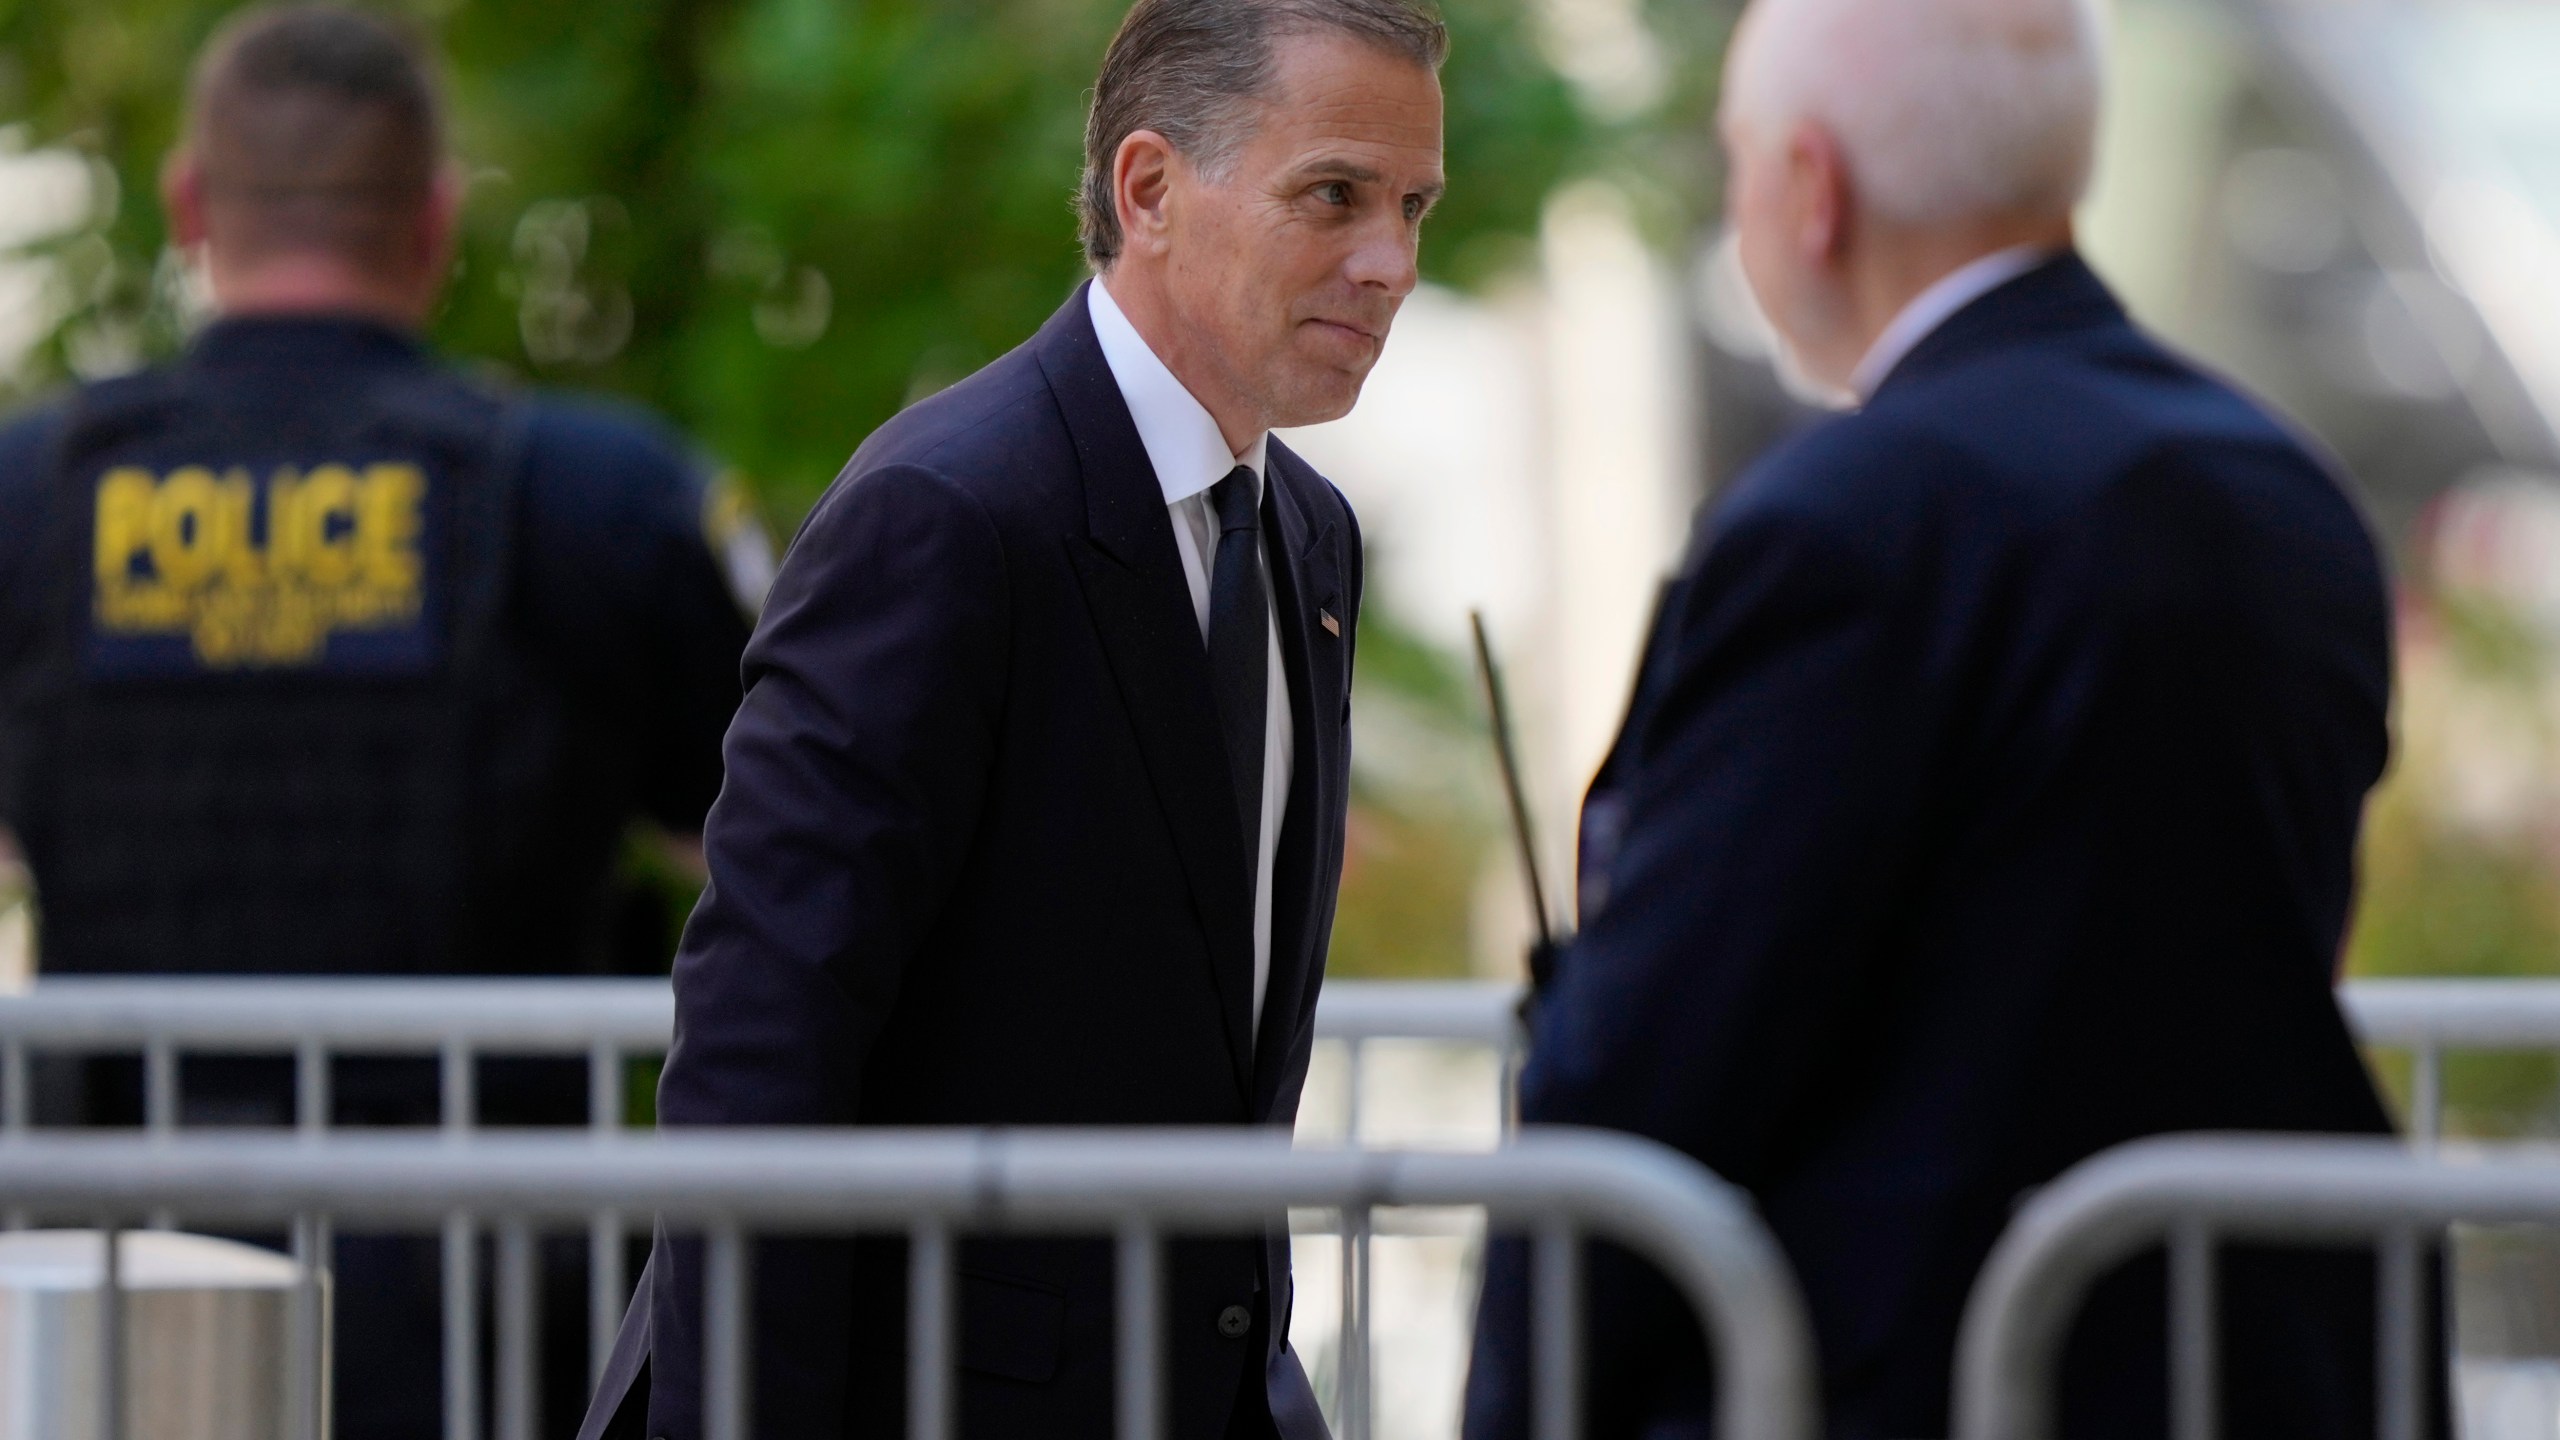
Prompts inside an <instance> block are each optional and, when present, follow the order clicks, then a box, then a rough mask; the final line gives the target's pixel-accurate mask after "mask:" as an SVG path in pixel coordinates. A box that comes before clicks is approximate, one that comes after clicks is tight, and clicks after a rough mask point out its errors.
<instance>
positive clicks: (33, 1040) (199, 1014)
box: [0, 976, 675, 1408]
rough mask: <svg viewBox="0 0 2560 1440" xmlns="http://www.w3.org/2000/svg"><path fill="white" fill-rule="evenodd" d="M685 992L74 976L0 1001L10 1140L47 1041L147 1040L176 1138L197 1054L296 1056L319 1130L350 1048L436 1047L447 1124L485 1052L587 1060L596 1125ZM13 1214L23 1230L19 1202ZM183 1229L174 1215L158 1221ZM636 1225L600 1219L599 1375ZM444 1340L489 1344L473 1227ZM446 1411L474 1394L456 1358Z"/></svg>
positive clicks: (0, 1069)
mask: <svg viewBox="0 0 2560 1440" xmlns="http://www.w3.org/2000/svg"><path fill="white" fill-rule="evenodd" d="M674 1026H675V997H674V995H673V993H672V992H671V991H670V989H669V988H668V985H667V982H666V981H664V980H648V979H636V980H620V979H601V978H598V979H563V980H523V979H500V978H489V979H481V978H470V979H461V978H455V979H428V980H385V979H371V978H362V977H355V978H334V977H333V978H330V979H320V980H303V979H280V978H274V977H266V976H206V977H202V978H193V977H191V978H185V979H160V978H152V979H140V978H134V977H129V976H62V977H57V978H50V979H46V980H44V981H42V982H40V983H39V984H37V985H36V986H35V987H34V988H32V989H30V990H28V991H27V992H26V993H24V994H20V995H11V996H6V997H0V1140H5V1141H7V1142H10V1143H13V1144H14V1143H15V1142H17V1141H19V1140H21V1139H23V1138H25V1137H26V1135H27V1134H28V1133H29V1125H28V1121H29V1107H28V1095H29V1079H30V1073H31V1069H30V1066H29V1063H28V1057H29V1053H30V1052H31V1051H34V1050H63V1051H74V1052H79V1051H89V1052H95V1051H128V1050H139V1051H140V1052H141V1053H142V1065H143V1086H142V1093H143V1128H144V1130H145V1131H146V1132H147V1133H149V1134H152V1135H154V1136H167V1135H170V1134H173V1133H175V1132H176V1130H177V1124H178V1108H179V1106H178V1100H179V1096H178V1062H179V1058H180V1056H182V1055H186V1054H244V1053H245V1054H289V1055H291V1056H292V1057H293V1075H294V1105H293V1114H294V1127H295V1129H296V1130H297V1131H298V1132H300V1133H302V1134H304V1135H309V1136H316V1135H319V1134H321V1133H323V1132H325V1131H326V1130H327V1129H328V1127H329V1114H330V1101H329V1062H330V1060H331V1058H332V1057H334V1056H340V1055H386V1054H420V1055H427V1054H432V1055H434V1056H435V1057H436V1069H437V1091H438V1095H439V1097H440V1104H439V1107H438V1116H439V1119H440V1121H441V1122H442V1128H443V1130H444V1131H445V1133H446V1134H448V1135H461V1134H465V1133H468V1132H470V1131H472V1130H473V1129H475V1128H476V1127H477V1111H478V1098H477V1095H476V1093H475V1086H474V1084H473V1071H474V1062H475V1061H476V1060H477V1058H478V1057H480V1056H482V1055H562V1056H580V1055H582V1056H584V1057H586V1062H587V1112H588V1125H589V1128H590V1129H592V1130H595V1131H598V1132H613V1131H617V1130H619V1129H620V1128H621V1127H622V1121H623V1093H622V1090H623V1081H624V1073H625V1072H624V1066H625V1063H626V1062H627V1061H628V1060H629V1059H631V1058H632V1057H634V1056H640V1055H651V1054H657V1053H660V1052H663V1051H664V1050H665V1049H666V1048H667V1044H668V1039H669V1037H670V1035H672V1034H673V1032H674ZM0 1218H5V1220H6V1222H7V1223H8V1225H9V1226H10V1228H13V1229H14V1228H20V1222H21V1220H22V1218H23V1217H22V1216H20V1215H19V1214H18V1213H17V1211H16V1210H15V1209H14V1208H11V1209H8V1210H7V1211H6V1214H5V1216H0ZM149 1218H150V1219H151V1221H152V1222H153V1228H157V1229H167V1228H171V1226H172V1225H173V1223H174V1222H175V1220H176V1218H177V1217H176V1215H175V1214H174V1213H173V1212H171V1211H168V1210H165V1209H164V1210H162V1211H160V1212H158V1213H156V1214H154V1215H153V1216H151V1217H149ZM624 1235H625V1227H624V1223H623V1219H622V1215H621V1213H620V1211H619V1210H618V1209H616V1208H611V1207H608V1208H603V1209H599V1210H598V1211H597V1212H596V1213H595V1214H594V1215H592V1216H590V1217H588V1242H587V1243H588V1268H587V1273H588V1277H589V1283H588V1299H587V1308H588V1336H589V1341H588V1368H589V1373H590V1374H591V1375H598V1376H600V1375H602V1374H603V1372H604V1363H605V1360H606V1357H607V1356H609V1355H610V1354H611V1353H612V1349H613V1337H614V1333H615V1331H616V1330H617V1329H618V1328H619V1326H620V1324H621V1321H622V1310H623V1306H624V1304H625V1303H626V1301H627V1300H628V1299H629V1297H630V1293H631V1290H630V1277H629V1274H628V1270H627V1267H626V1265H625V1262H624V1256H623V1249H624ZM329 1243H330V1240H329V1232H328V1229H327V1227H326V1226H325V1225H322V1226H320V1227H318V1228H316V1229H313V1230H311V1231H309V1232H308V1233H306V1232H305V1231H303V1230H296V1231H295V1233H294V1246H295V1250H296V1254H297V1256H298V1257H299V1258H304V1259H306V1260H307V1259H308V1258H310V1257H311V1256H314V1255H324V1254H326V1253H328V1249H329ZM444 1252H445V1253H444V1267H445V1286H446V1292H447V1296H448V1301H447V1304H446V1306H445V1348H446V1350H447V1352H448V1353H449V1354H451V1353H458V1352H467V1351H470V1350H472V1349H473V1348H475V1347H476V1345H477V1343H478V1339H477V1333H476V1327H477V1317H476V1314H475V1312H474V1311H473V1310H472V1308H471V1307H470V1306H467V1305H460V1304H456V1303H453V1301H452V1298H451V1297H453V1296H455V1295H467V1294H470V1293H471V1292H472V1289H473V1287H474V1286H475V1284H476V1283H477V1275H476V1271H477V1268H478V1265H479V1253H478V1249H477V1246H476V1243H475V1239H474V1237H473V1235H472V1233H471V1231H470V1229H469V1228H468V1227H466V1226H452V1227H448V1228H447V1230H446V1232H445V1236H444ZM498 1263H499V1264H500V1266H502V1267H505V1266H510V1265H524V1266H530V1265H531V1263H532V1260H531V1256H530V1252H529V1251H526V1250H521V1249H519V1248H518V1247H517V1246H516V1245H515V1244H513V1242H511V1241H509V1240H507V1239H506V1238H505V1237H501V1243H500V1246H499V1249H498ZM446 1371H447V1375H446V1387H445V1388H446V1397H447V1402H448V1407H449V1408H451V1407H452V1406H453V1404H454V1403H455V1402H457V1401H460V1400H463V1399H467V1398H469V1397H468V1395H467V1394H464V1393H460V1392H458V1391H457V1389H456V1387H457V1386H458V1385H461V1384H462V1383H463V1382H462V1380H461V1379H460V1378H458V1372H457V1369H456V1367H454V1366H452V1365H450V1364H449V1365H448V1366H447V1367H446Z"/></svg>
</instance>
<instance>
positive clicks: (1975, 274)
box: [1849, 245, 2054, 405]
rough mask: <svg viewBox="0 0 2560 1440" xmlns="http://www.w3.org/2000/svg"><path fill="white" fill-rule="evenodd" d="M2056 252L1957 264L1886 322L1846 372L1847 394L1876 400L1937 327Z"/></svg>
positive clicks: (2011, 253)
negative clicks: (1889, 378)
mask: <svg viewBox="0 0 2560 1440" xmlns="http://www.w3.org/2000/svg"><path fill="white" fill-rule="evenodd" d="M2053 255H2054V252H2053V251H2051V250H2049V249H2046V248H2045V247H2044V246H2041V245H2012V246H2010V247H2009V248H2008V249H2006V250H1994V251H1992V252H1991V253H1990V254H1988V255H1985V256H1983V257H1982V258H1981V259H1979V260H1974V261H1970V262H1968V263H1966V264H1964V265H1960V266H1958V267H1956V268H1955V269H1953V270H1951V271H1949V272H1947V273H1946V274H1945V275H1942V276H1940V277H1939V278H1938V281H1937V283H1936V284H1934V285H1931V286H1930V287H1929V288H1928V289H1926V290H1923V291H1921V292H1920V293H1919V294H1918V295H1915V296H1913V297H1912V298H1911V303H1909V304H1907V305H1905V306H1903V307H1902V312H1901V313H1900V314H1898V315H1896V316H1894V317H1893V319H1892V320H1891V321H1889V322H1887V323H1886V325H1885V327H1884V329H1883V331H1882V332H1880V333H1879V334H1878V335H1877V336H1876V340H1875V343H1874V344H1873V345H1870V346H1868V347H1867V353H1866V355H1865V357H1864V358H1862V359H1860V360H1859V361H1858V368H1857V369H1855V370H1853V371H1851V372H1849V389H1850V391H1851V393H1853V394H1855V395H1856V396H1857V397H1858V403H1859V404H1861V405H1863V404H1865V403H1867V402H1868V401H1869V400H1872V399H1874V398H1875V394H1876V388H1877V387H1878V386H1880V385H1882V384H1884V382H1885V377H1886V376H1888V375H1891V374H1892V373H1893V368H1894V367H1895V366H1897V365H1899V364H1901V363H1902V362H1903V361H1904V360H1905V359H1907V358H1908V357H1909V356H1910V354H1911V352H1912V351H1913V350H1915V349H1918V348H1919V345H1920V342H1921V341H1923V340H1926V339H1928V338H1929V336H1930V335H1931V334H1932V333H1933V332H1934V331H1936V330H1937V328H1938V327H1939V326H1941V325H1944V324H1946V323H1947V322H1948V321H1949V320H1951V319H1953V318H1955V314H1956V312H1957V311H1959V310H1962V309H1963V308H1964V307H1966V306H1967V305H1970V304H1972V303H1973V302H1974V301H1976V300H1979V299H1981V298H1982V297H1983V296H1985V295H1988V294H1990V293H1991V292H1992V291H1994V290H1997V289H1999V288H2000V287H2001V286H2003V285H2006V284H2008V283H2009V282H2010V281H2012V280H2015V279H2017V278H2018V277H2019V276H2021V275H2024V274H2026V273H2027V272H2028V271H2030V270H2033V269H2034V268H2036V267H2037V266H2039V265H2041V264H2043V263H2044V262H2045V261H2047V260H2050V259H2052V258H2053Z"/></svg>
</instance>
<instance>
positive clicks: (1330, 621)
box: [1316, 609, 1342, 640]
mask: <svg viewBox="0 0 2560 1440" xmlns="http://www.w3.org/2000/svg"><path fill="white" fill-rule="evenodd" d="M1316 623H1317V624H1319V625H1322V626H1323V627H1324V633H1326V634H1327V635H1330V636H1332V637H1333V638H1334V639H1336V640H1339V639H1341V638H1342V622H1341V621H1339V620H1336V619H1334V618H1333V612H1332V611H1330V610H1324V609H1319V610H1317V611H1316Z"/></svg>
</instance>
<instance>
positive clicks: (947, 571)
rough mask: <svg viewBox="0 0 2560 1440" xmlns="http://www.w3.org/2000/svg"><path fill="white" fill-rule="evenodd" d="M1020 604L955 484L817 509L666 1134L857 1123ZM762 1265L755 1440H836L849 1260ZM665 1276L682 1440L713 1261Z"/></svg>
mask: <svg viewBox="0 0 2560 1440" xmlns="http://www.w3.org/2000/svg"><path fill="white" fill-rule="evenodd" d="M1007 605H1008V597H1007V593H1006V578H1005V569H1004V565H1003V560H1002V552H1001V546H1000V543H999V541H998V539H997V537H996V534H995V531H994V528H993V526H992V524H991V523H990V522H989V520H988V519H987V517H986V516H985V514H984V513H983V512H982V511H981V510H980V509H979V508H978V507H977V504H976V502H975V501H974V500H972V499H971V498H970V497H968V496H967V495H966V494H964V493H962V492H961V491H960V490H958V489H957V488H956V487H954V486H953V485H952V484H951V483H950V482H949V481H948V480H946V479H944V478H943V477H940V476H938V475H935V474H933V473H931V472H928V471H922V470H916V469H909V468H890V469H883V470H879V471H875V472H872V473H869V474H866V475H863V476H861V477H859V478H856V479H853V480H850V481H849V482H846V483H842V484H839V486H838V487H837V488H836V490H835V491H833V492H831V493H830V495H829V497H828V498H827V499H826V500H825V501H822V502H821V503H820V507H819V509H818V511H817V512H816V513H815V514H814V515H813V516H812V517H811V519H810V521H809V523H808V525H807V526H806V528H805V529H804V530H803V531H802V533H801V535H800V538H799V540H798V541H797V543H795V544H794V546H793V547H792V551H791V554H790V555H789V557H788V558H787V559H786V560H785V561H784V563H783V567H782V570H781V573H780V574H779V576H778V577H777V578H776V580H775V583H774V587H773V590H772V593H771V595H770V596H769V597H768V599H767V602H766V606H765V610H764V616H763V620H762V622H761V623H760V624H759V625H758V627H757V630H756V634H755V637H754V639H753V640H752V641H750V642H749V644H748V646H747V652H746V663H745V679H746V696H745V700H744V702H743V703H742V704H741V706H740V708H739V711H738V716H737V719H736V721H735V723H734V724H732V725H731V727H730V729H729V736H728V742H727V744H726V746H725V749H724V758H725V760H726V764H727V771H728V773H727V779H726V781H725V783H724V785H723V787H722V789H721V793H720V798H719V800H718V801H717V802H716V803H715V804H714V805H713V806H712V809H711V814H710V820H709V823H708V825H707V827H706V829H705V833H704V846H705V857H706V859H707V860H708V862H709V866H710V871H711V878H710V884H709V887H708V888H707V889H706V890H705V891H704V894H703V897H702V902H701V904H700V906H699V907H698V908H697V909H696V910H695V912H694V915H693V919H692V921H691V923H690V924H689V925H688V926H687V927H686V930H685V937H684V945H683V948H682V950H681V951H680V952H679V954H678V955H677V958H676V965H675V988H676V1039H675V1045H674V1048H673V1049H672V1050H671V1051H669V1053H668V1056H667V1068H666V1071H665V1074H664V1076H663V1078H662V1079H661V1081H660V1085H659V1097H658V1109H659V1117H660V1121H661V1123H663V1124H666V1125H671V1126H673V1125H840V1124H845V1123H848V1122H851V1121H853V1120H856V1119H858V1118H859V1117H860V1115H861V1111H862V1093H861V1075H862V1071H863V1065H864V1061H865V1059H866V1057H867V1055H868V1053H869V1051H870V1047H871V1046H872V1044H873V1043H874V1042H875V1041H876V1040H877V1038H878V1036H879V1034H880V1030H881V1027H882V1026H883V1025H884V1024H885V1023H886V1021H887V1018H888V1016H889V1014H890V1012H891V1010H892V1009H893V1008H894V1007H895V1005H896V1003H897V997H898V990H899V986H900V983H901V980H902V979H903V977H904V975H905V973H906V970H907V967H908V966H909V964H911V963H912V962H913V959H914V957H915V954H916V952H917V949H918V946H919V944H920V942H921V941H922V939H923V938H924V937H925V935H926V934H927V933H928V932H929V931H930V929H931V928H932V926H933V924H934V922H935V919H936V917H937V914H938V912H939V910H940V908H941V906H942V904H943V901H944V898H945V897H946V896H947V895H948V894H949V891H950V888H951V885H952V881H953V876H954V874H955V872H956V871H957V869H958V867H959V865H960V863H961V860H962V857H963V853H964V851H965V849H966V846H967V843H968V839H969V836H970V834H971V833H972V831H973V830H974V828H975V821H976V817H977V814H978V810H979V805H980V801H981V798H982V795H983V791H984V787H985V782H986V775H987V771H988V767H989V757H990V754H991V752H992V747H993V743H994V735H995V730H996V724H997V717H998V710H999V705H1000V702H1001V698H1002V676H1003V673H1004V659H1005V650H1006V645H1007V626H1006V620H1005V617H1006V613H1007ZM758 1251H759V1254H758V1260H757V1264H756V1274H755V1281H754V1295H755V1300H754V1305H755V1315H756V1349H755V1364H756V1399H755V1405H756V1413H757V1415H758V1417H759V1425H758V1433H759V1434H764V1435H769V1436H800V1435H809V1436H833V1435H837V1434H840V1433H842V1430H843V1411H844V1406H845V1403H846V1395H845V1390H844V1386H845V1383H846V1381H845V1369H846V1364H845V1357H846V1354H847V1353H848V1352H847V1346H848V1344H849V1343H850V1342H849V1334H850V1331H849V1326H850V1323H851V1321H850V1317H851V1303H850V1302H851V1298H852V1286H853V1283H854V1282H853V1269H852V1260H851V1255H850V1251H849V1248H848V1247H847V1246H846V1245H845V1244H843V1243H840V1242H819V1241H804V1240H790V1241H770V1242H766V1243H763V1244H761V1245H760V1246H759V1247H758ZM659 1257H660V1258H661V1259H662V1260H664V1261H665V1262H666V1263H665V1267H664V1269H663V1271H662V1272H661V1275H660V1277H659V1279H658V1280H657V1281H656V1282H655V1286H656V1288H655V1291H654V1296H653V1299H652V1333H653V1338H652V1342H651V1352H652V1353H651V1357H650V1372H651V1384H650V1391H651V1393H650V1397H649V1423H650V1430H649V1433H651V1434H653V1435H668V1436H673V1437H684V1436H690V1435H692V1434H694V1433H696V1430H695V1428H694V1427H696V1426H697V1425H698V1424H699V1418H698V1417H699V1415H700V1413H701V1412H700V1393H701V1392H700V1380H701V1377H700V1374H699V1370H700V1360H701V1353H702V1351H701V1336H700V1331H699V1329H698V1326H699V1321H700V1315H701V1313H702V1312H701V1300H702V1288H701V1282H702V1271H701V1260H702V1255H701V1248H700V1245H699V1244H698V1243H697V1242H690V1241H684V1240H679V1241H678V1242H677V1243H675V1244H672V1245H662V1247H661V1248H660V1251H659ZM653 1264H654V1262H653Z"/></svg>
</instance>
